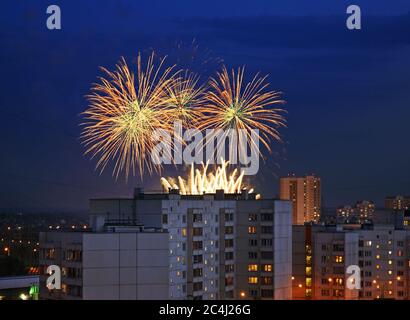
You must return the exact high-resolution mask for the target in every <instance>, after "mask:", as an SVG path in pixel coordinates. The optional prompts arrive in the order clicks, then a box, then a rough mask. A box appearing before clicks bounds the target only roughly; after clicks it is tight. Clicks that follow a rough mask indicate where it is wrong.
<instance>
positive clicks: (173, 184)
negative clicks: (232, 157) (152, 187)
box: [161, 159, 260, 199]
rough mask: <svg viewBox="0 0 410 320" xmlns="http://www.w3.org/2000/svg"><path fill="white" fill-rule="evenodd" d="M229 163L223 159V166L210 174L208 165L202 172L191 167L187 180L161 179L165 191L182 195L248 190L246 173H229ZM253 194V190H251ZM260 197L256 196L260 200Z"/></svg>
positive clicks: (235, 170)
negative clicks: (244, 178) (245, 184)
mask: <svg viewBox="0 0 410 320" xmlns="http://www.w3.org/2000/svg"><path fill="white" fill-rule="evenodd" d="M228 165H229V161H224V160H223V159H222V164H221V165H220V166H217V167H216V170H215V171H214V173H213V172H209V173H208V163H207V164H206V165H204V164H203V165H202V171H200V170H199V169H194V165H193V164H192V165H191V171H190V173H189V175H188V178H187V180H185V179H183V178H181V177H180V176H178V179H177V181H176V179H174V178H167V179H166V178H161V184H162V187H163V188H164V191H166V192H168V191H169V190H170V189H177V190H179V191H180V194H182V195H202V194H204V193H215V192H216V191H217V190H224V192H225V193H230V194H233V193H240V192H241V191H242V190H243V189H247V188H246V186H244V185H243V176H244V172H243V171H242V172H241V173H240V174H238V170H237V169H234V170H233V171H232V173H230V174H228V173H227V167H228ZM249 193H253V189H250V190H249ZM259 197H260V195H256V198H257V199H258V198H259Z"/></svg>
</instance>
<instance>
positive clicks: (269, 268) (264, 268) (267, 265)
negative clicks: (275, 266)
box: [263, 264, 272, 272]
mask: <svg viewBox="0 0 410 320" xmlns="http://www.w3.org/2000/svg"><path fill="white" fill-rule="evenodd" d="M263 271H265V272H272V265H271V264H265V265H264V266H263Z"/></svg>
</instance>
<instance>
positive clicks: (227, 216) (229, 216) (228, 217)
mask: <svg viewBox="0 0 410 320" xmlns="http://www.w3.org/2000/svg"><path fill="white" fill-rule="evenodd" d="M225 221H233V213H225Z"/></svg>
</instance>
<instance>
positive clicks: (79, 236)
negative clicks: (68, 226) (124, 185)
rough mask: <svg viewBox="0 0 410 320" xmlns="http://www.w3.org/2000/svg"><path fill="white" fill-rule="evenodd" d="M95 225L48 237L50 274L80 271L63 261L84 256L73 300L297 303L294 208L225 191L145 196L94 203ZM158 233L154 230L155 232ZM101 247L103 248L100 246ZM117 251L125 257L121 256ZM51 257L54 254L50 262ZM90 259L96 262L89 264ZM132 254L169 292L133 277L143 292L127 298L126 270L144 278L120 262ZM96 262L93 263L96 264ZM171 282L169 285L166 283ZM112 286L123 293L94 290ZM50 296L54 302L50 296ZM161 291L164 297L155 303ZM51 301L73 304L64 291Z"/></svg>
mask: <svg viewBox="0 0 410 320" xmlns="http://www.w3.org/2000/svg"><path fill="white" fill-rule="evenodd" d="M137 225H138V226H140V227H139V228H140V230H139V231H138V232H135V230H132V228H136V226H137ZM90 226H91V227H92V229H93V232H91V233H80V232H77V233H61V232H47V233H45V234H43V235H42V241H41V242H40V247H41V249H42V252H43V254H44V257H45V258H44V259H42V260H41V264H42V265H43V266H44V268H45V267H46V266H47V265H50V264H58V265H61V266H62V267H63V268H69V267H73V266H72V264H73V263H74V262H73V261H71V260H70V262H69V265H66V260H67V259H66V257H64V256H62V255H64V252H67V250H77V251H81V252H82V253H81V256H82V258H81V260H80V261H75V263H77V264H76V265H75V268H76V269H77V271H76V272H77V273H76V274H80V275H81V277H79V279H77V280H78V281H77V282H76V283H70V284H69V285H70V286H68V287H67V289H64V290H62V291H68V292H69V293H70V294H69V295H68V296H70V297H78V298H79V299H80V298H81V299H99V298H111V299H112V298H113V297H114V299H143V298H144V295H143V294H146V295H148V298H153V299H163V298H167V299H181V300H182V299H206V300H212V299H291V295H292V294H291V266H292V238H291V203H290V202H289V201H281V200H270V199H258V200H257V199H256V196H255V195H254V194H248V193H247V192H245V191H244V192H242V193H241V194H224V192H223V191H217V192H216V193H215V194H204V195H180V194H179V193H178V191H176V190H171V191H170V193H169V194H148V193H144V192H143V191H142V190H140V189H137V190H135V192H134V196H133V197H132V198H125V199H93V200H91V201H90ZM121 226H122V227H121ZM143 226H144V227H143ZM150 228H151V229H152V230H153V231H152V232H147V230H150ZM114 231H115V232H114ZM154 231H155V232H154ZM131 235H132V237H136V238H135V239H136V240H135V241H136V245H134V247H132V248H133V249H132V250H131V251H129V250H128V251H127V250H125V249H123V247H122V246H126V247H125V248H129V247H130V246H131V245H130V244H127V242H126V241H125V238H126V237H131ZM99 237H101V239H100V238H99ZM105 237H107V240H104V239H105ZM112 237H117V238H118V239H117V240H113V239H111V238H112ZM147 237H151V239H148V238H147ZM108 238H109V239H110V240H109V239H108ZM145 240H146V241H145ZM94 241H96V242H97V243H96V244H92V243H93V242H94ZM146 242H147V243H146ZM151 242H155V243H156V245H157V246H159V247H158V248H157V249H158V250H161V255H160V257H161V259H160V261H158V260H156V259H159V258H156V255H157V253H156V251H155V250H154V249H155V248H156V247H155V248H152V250H151V249H150V247H149V244H150V243H151ZM138 244H139V246H138ZM93 245H94V246H95V247H93ZM117 245H118V246H119V247H117ZM50 250H51V251H50ZM52 250H54V251H52ZM95 250H100V251H101V252H100V255H97V256H95V255H96V254H95V252H94V251H95ZM113 250H117V251H119V252H118V253H113V252H112V251H113ZM140 250H145V255H146V257H147V259H144V262H143V261H142V260H140V259H138V257H139V256H140ZM164 250H165V251H164ZM122 251H123V252H122ZM51 252H54V253H53V254H52V255H51V256H50V253H51ZM57 252H61V253H57ZM164 252H166V255H165V256H164ZM90 254H91V255H92V257H94V256H95V258H93V259H91V258H89V257H90ZM128 254H132V255H136V257H137V259H136V260H134V259H133V258H130V259H131V261H133V262H135V263H144V266H147V267H148V268H149V264H150V263H153V266H158V270H157V271H158V273H161V274H160V275H159V274H157V275H156V276H155V277H157V278H158V279H157V280H158V281H159V282H158V283H157V285H158V286H161V288H163V289H162V290H148V289H147V288H146V290H144V289H141V290H142V291H141V292H140V291H138V290H139V288H140V286H141V285H142V284H144V285H145V284H146V281H151V284H154V283H156V282H154V281H153V280H154V279H153V278H150V277H148V275H147V277H145V280H144V281H145V282H141V281H143V278H144V277H143V278H141V277H140V276H138V274H137V275H136V276H135V277H134V278H132V281H133V282H132V285H135V286H136V287H135V288H134V287H132V288H131V289H130V290H131V291H132V293H129V294H127V292H126V291H125V290H127V289H124V288H125V287H127V286H128V285H129V283H128V282H127V279H128V278H127V277H126V276H125V275H124V277H123V276H121V272H122V269H123V268H125V267H126V268H131V270H130V272H131V273H136V271H135V270H134V271H133V269H132V268H137V269H138V268H139V265H138V264H135V263H134V265H123V264H121V263H122V261H123V260H121V259H120V260H119V262H118V261H117V260H118V259H117V257H118V255H120V256H121V257H123V259H125V260H124V261H128V260H126V259H127V255H128ZM150 254H151V255H150ZM47 257H49V258H47ZM78 259H80V258H78ZM114 260H115V262H113V261H114ZM90 261H92V262H93V263H92V264H91V265H90ZM100 264H101V265H102V266H103V267H104V268H105V267H106V268H107V270H106V272H105V273H94V275H93V272H94V271H96V270H92V268H95V269H97V266H98V265H100ZM164 266H166V270H165V268H164ZM89 268H91V269H90V270H88V269H89ZM116 268H117V269H118V270H120V271H121V272H120V275H117V274H115V273H118V272H117V271H118V270H117V269H116ZM80 269H81V271H80ZM65 272H66V271H63V273H64V274H65ZM67 272H71V271H70V270H67ZM98 272H99V271H98ZM111 273H113V274H111ZM153 276H154V275H153ZM155 277H154V278H155ZM165 278H166V280H167V282H166V283H164V282H163V281H162V280H164V279H165ZM89 279H92V280H89ZM161 279H162V280H161ZM43 280H44V281H45V278H44V279H43ZM160 280H161V281H160ZM44 281H43V283H44ZM81 283H82V285H81ZM67 284H68V283H67ZM111 284H112V285H114V286H117V288H116V289H115V290H114V291H113V293H110V294H108V293H107V296H104V294H103V293H101V292H95V291H93V290H92V288H91V287H92V286H101V288H102V287H104V286H109V285H111ZM164 286H165V287H166V289H164V288H165V287H164ZM43 287H44V286H43ZM122 287H124V288H122ZM141 288H142V287H141ZM43 290H44V296H47V294H48V290H47V289H44V288H43ZM109 291H110V292H111V291H112V290H111V289H110V290H109ZM154 291H155V292H159V291H161V293H160V295H159V296H154V293H152V292H154ZM72 292H73V294H71V293H72ZM134 292H136V293H135V294H134V295H133V293H134ZM150 292H151V293H150ZM51 294H52V295H53V294H54V295H56V296H55V297H56V298H64V297H67V295H64V294H62V293H61V292H58V293H54V292H52V293H51ZM164 294H165V296H164Z"/></svg>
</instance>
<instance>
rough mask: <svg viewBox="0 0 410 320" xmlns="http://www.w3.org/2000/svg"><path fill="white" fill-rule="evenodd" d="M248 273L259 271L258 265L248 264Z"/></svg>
mask: <svg viewBox="0 0 410 320" xmlns="http://www.w3.org/2000/svg"><path fill="white" fill-rule="evenodd" d="M248 271H258V265H257V264H248Z"/></svg>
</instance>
